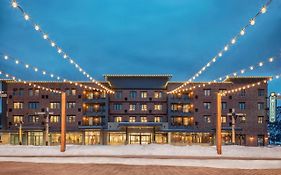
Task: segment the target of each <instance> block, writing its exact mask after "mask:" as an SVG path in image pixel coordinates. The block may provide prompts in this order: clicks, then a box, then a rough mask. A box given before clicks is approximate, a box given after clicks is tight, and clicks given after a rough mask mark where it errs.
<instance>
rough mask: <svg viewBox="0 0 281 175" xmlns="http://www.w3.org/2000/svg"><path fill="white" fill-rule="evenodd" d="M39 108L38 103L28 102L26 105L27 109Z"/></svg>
mask: <svg viewBox="0 0 281 175" xmlns="http://www.w3.org/2000/svg"><path fill="white" fill-rule="evenodd" d="M38 108H39V102H29V103H28V109H38Z"/></svg>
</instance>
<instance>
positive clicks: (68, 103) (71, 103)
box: [66, 102, 76, 109]
mask: <svg viewBox="0 0 281 175" xmlns="http://www.w3.org/2000/svg"><path fill="white" fill-rule="evenodd" d="M75 106H76V103H75V102H67V103H66V108H67V109H74V108H75Z"/></svg>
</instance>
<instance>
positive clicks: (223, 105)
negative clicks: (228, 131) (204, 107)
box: [221, 102, 227, 110]
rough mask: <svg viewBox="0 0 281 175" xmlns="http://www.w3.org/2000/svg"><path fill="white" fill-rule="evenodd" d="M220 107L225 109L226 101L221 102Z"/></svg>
mask: <svg viewBox="0 0 281 175" xmlns="http://www.w3.org/2000/svg"><path fill="white" fill-rule="evenodd" d="M221 109H222V110H226V109H227V103H226V102H222V103H221Z"/></svg>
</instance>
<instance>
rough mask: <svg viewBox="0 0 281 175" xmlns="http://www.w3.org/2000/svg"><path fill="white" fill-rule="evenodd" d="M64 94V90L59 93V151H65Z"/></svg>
mask: <svg viewBox="0 0 281 175" xmlns="http://www.w3.org/2000/svg"><path fill="white" fill-rule="evenodd" d="M65 108H66V96H65V92H62V93H61V142H60V151H61V152H65V141H66V133H65V132H66V131H65V129H66V116H65V115H66V114H65V110H66V109H65Z"/></svg>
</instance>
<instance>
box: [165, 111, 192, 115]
mask: <svg viewBox="0 0 281 175" xmlns="http://www.w3.org/2000/svg"><path fill="white" fill-rule="evenodd" d="M170 114H171V115H177V116H193V111H183V110H170Z"/></svg>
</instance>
